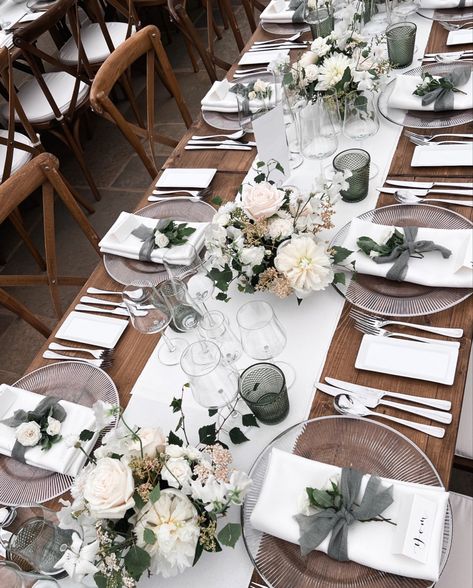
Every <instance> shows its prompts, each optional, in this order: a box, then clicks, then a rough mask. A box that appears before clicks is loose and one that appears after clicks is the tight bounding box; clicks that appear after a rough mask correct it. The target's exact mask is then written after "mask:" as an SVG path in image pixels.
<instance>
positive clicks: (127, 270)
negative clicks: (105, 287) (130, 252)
mask: <svg viewBox="0 0 473 588" xmlns="http://www.w3.org/2000/svg"><path fill="white" fill-rule="evenodd" d="M135 214H137V215H138V216H145V217H148V218H155V219H156V220H157V219H163V218H171V219H173V220H175V221H180V222H202V223H203V222H210V221H211V220H212V218H213V216H214V214H215V209H214V208H213V207H212V206H210V204H207V203H206V202H192V201H191V200H188V199H187V198H173V199H172V200H167V201H163V202H154V203H153V204H150V205H149V206H145V207H144V208H142V209H141V210H138V211H137V212H136V213H135ZM103 263H104V266H105V270H106V271H107V273H108V275H109V276H110V277H111V278H113V279H114V280H115V281H116V282H118V283H119V284H123V285H125V286H127V285H129V284H133V283H135V284H136V283H139V282H141V283H146V284H151V285H153V286H155V285H156V284H159V283H160V282H162V281H163V280H166V279H167V277H168V276H167V272H166V269H165V267H164V265H162V264H161V263H153V262H150V261H140V260H135V259H128V258H127V257H121V256H120V255H112V254H111V253H105V255H104V256H103Z"/></svg>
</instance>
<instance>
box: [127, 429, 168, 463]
mask: <svg viewBox="0 0 473 588" xmlns="http://www.w3.org/2000/svg"><path fill="white" fill-rule="evenodd" d="M136 434H137V435H138V437H139V438H140V440H141V444H140V441H138V439H135V440H134V441H133V442H132V443H131V445H130V449H129V451H130V453H134V454H137V455H141V450H143V455H150V456H153V457H154V456H156V454H157V453H161V452H162V451H164V448H165V446H166V437H165V436H164V435H163V433H162V431H161V429H154V428H152V427H143V428H142V429H140V430H139V431H137V432H136Z"/></svg>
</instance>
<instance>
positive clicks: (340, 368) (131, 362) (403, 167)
mask: <svg viewBox="0 0 473 588" xmlns="http://www.w3.org/2000/svg"><path fill="white" fill-rule="evenodd" d="M446 37H447V31H445V30H444V29H443V28H442V27H441V26H440V25H439V24H438V23H436V22H434V23H433V26H432V30H431V34H430V38H429V42H428V45H427V50H426V51H427V52H431V53H432V52H439V51H446V50H447V48H446ZM270 38H272V35H269V34H267V33H266V32H265V31H264V30H263V29H262V28H261V27H260V26H259V27H258V28H257V30H256V31H255V33H254V35H253V36H252V38H251V39H250V40H249V42H248V44H247V47H246V48H248V46H250V45H251V44H252V43H253V42H254V41H255V40H265V39H270ZM465 48H466V47H465ZM458 49H459V50H461V49H462V47H459V48H458ZM235 67H236V66H234V67H233V68H232V69H231V70H230V71H229V73H228V77H229V78H231V77H232V72H233V70H234V69H235ZM449 131H451V132H456V131H458V132H469V133H471V132H472V131H473V126H472V125H471V124H468V125H462V126H459V127H455V129H453V128H450V129H449ZM216 132H217V131H216V129H214V128H213V127H210V126H209V125H208V124H206V123H205V121H204V120H203V119H202V117H201V116H199V117H198V118H197V119H196V120H195V122H194V124H193V125H192V126H191V128H190V129H189V130H188V131H187V132H186V133H185V135H184V136H183V137H182V139H181V141H180V143H179V145H178V146H177V147H176V148H175V150H174V152H173V153H172V154H171V156H170V157H169V158H168V160H167V161H166V163H165V164H164V165H163V169H164V168H168V167H196V168H202V167H213V168H216V169H217V170H218V173H217V174H216V176H215V178H214V180H213V182H212V184H211V194H210V195H209V196H208V197H207V198H206V200H207V201H208V202H211V201H212V198H214V197H215V196H219V197H220V198H221V199H222V200H223V201H224V202H225V201H229V200H232V199H234V197H235V194H236V192H237V190H238V187H239V186H240V184H241V182H242V180H243V179H244V177H245V175H246V174H247V171H248V170H249V168H250V167H251V164H252V162H253V159H254V156H255V153H254V151H253V150H252V151H248V152H246V151H238V152H232V151H229V152H226V151H202V152H199V151H185V149H184V146H185V145H186V143H187V142H188V140H189V138H190V137H191V136H192V135H199V134H200V135H205V134H215V133H216ZM419 132H421V133H422V132H426V131H423V130H419ZM413 148H414V145H413V144H412V143H410V142H409V141H408V140H407V138H406V137H405V136H404V135H401V137H400V138H399V142H398V145H397V148H396V150H395V154H394V157H393V159H392V162H391V166H390V170H389V174H388V176H389V177H391V178H398V179H403V180H422V181H435V180H442V179H443V180H445V179H446V178H447V177H455V181H471V179H472V178H471V169H472V168H471V167H470V168H468V167H448V168H447V167H445V168H443V167H438V168H432V167H431V168H427V167H426V168H412V167H411V165H410V162H411V159H412V154H413ZM160 173H162V171H161V172H160ZM155 184H156V179H155V180H153V182H152V183H151V185H150V187H149V189H148V190H147V191H146V193H145V194H144V195H143V198H142V199H141V201H140V202H139V204H138V206H137V209H140V208H142V207H144V206H146V205H147V204H148V200H147V198H148V196H149V194H150V193H151V192H152V190H153V189H154V187H155ZM388 204H393V198H392V196H388V195H382V196H381V197H380V198H379V199H378V202H377V206H378V207H380V206H385V205H388ZM447 207H448V208H449V209H450V210H452V211H454V212H457V213H459V214H461V215H463V216H465V217H467V218H469V219H470V220H473V209H472V208H466V207H465V208H463V207H458V206H455V205H454V204H451V205H447ZM90 286H93V287H96V288H102V289H105V290H109V289H112V290H117V289H118V285H117V283H116V282H114V280H113V279H112V278H111V277H109V276H108V274H107V272H106V271H105V269H104V266H103V264H102V263H101V262H100V263H99V264H98V265H97V267H96V269H95V270H94V272H93V273H92V274H91V276H90V278H89V279H88V281H87V283H86V284H85V285H84V287H83V288H82V290H81V291H80V292H79V294H78V295H77V297H76V299H75V300H74V301H73V303H72V305H71V307H70V309H69V311H70V310H71V309H73V308H74V306H75V305H76V304H77V303H78V302H79V299H80V297H81V296H82V295H84V294H85V292H86V289H87V288H88V287H90ZM334 295H335V294H334ZM350 308H351V305H350V304H349V303H347V302H345V306H344V309H343V312H342V315H341V317H340V320H339V322H338V325H337V327H336V330H335V332H334V335H333V339H332V341H331V344H330V348H329V352H328V355H327V358H326V362H325V366H324V368H323V373H322V378H323V377H325V376H332V377H337V378H339V379H342V380H345V381H350V382H354V383H358V384H363V385H367V386H372V387H375V388H380V389H384V390H390V391H394V392H401V391H404V392H408V393H409V394H413V395H417V396H426V397H435V398H444V399H449V400H451V402H452V416H453V420H452V423H451V424H450V425H447V426H446V434H445V437H444V438H443V439H437V438H434V437H428V436H427V435H425V434H423V433H421V432H416V431H414V430H411V429H407V428H404V427H400V426H398V425H396V424H392V426H393V427H394V428H396V429H399V430H400V431H401V432H402V433H403V434H404V435H406V436H407V437H409V438H410V439H411V440H412V441H413V442H414V443H415V444H416V445H417V446H418V447H419V448H420V449H421V450H422V451H424V452H425V453H426V455H427V456H428V458H429V459H430V460H431V462H432V464H433V465H434V467H435V468H436V469H437V471H438V473H439V475H440V477H441V479H442V481H443V483H444V485H445V486H446V487H448V485H449V482H450V474H451V469H452V464H453V460H454V455H455V444H456V438H457V433H458V425H459V419H460V412H461V407H462V399H463V393H464V389H465V381H466V375H467V365H468V358H469V354H470V348H471V343H472V332H473V298H471V297H470V298H468V299H466V300H465V301H464V302H462V303H461V304H458V305H456V306H454V307H453V308H450V309H448V310H444V311H442V312H439V313H437V314H429V315H425V316H421V317H415V319H409V318H408V319H406V320H407V321H409V320H414V322H418V323H419V322H421V323H423V324H425V325H433V326H443V327H461V328H462V329H463V330H464V335H463V337H462V338H461V339H460V351H459V358H458V365H457V370H456V375H455V380H454V383H453V385H451V386H445V385H441V384H435V383H431V382H426V381H421V380H409V381H408V384H407V385H406V380H403V379H401V378H399V377H396V376H393V375H384V374H379V373H372V372H366V371H360V370H357V369H356V368H355V367H354V365H355V357H356V354H357V351H358V348H359V346H360V342H361V338H362V334H361V333H360V332H358V331H357V330H356V329H355V328H354V324H353V321H352V320H351V319H350V317H349V314H348V313H349V310H350ZM69 311H68V312H66V314H65V315H64V317H63V319H62V320H61V321H59V323H58V325H57V326H56V328H55V330H54V331H53V333H52V335H51V337H50V338H49V339H48V340H46V341H45V342H44V344H43V346H42V347H41V349H39V350H38V353H37V355H36V356H35V358H34V359H33V361H32V362H31V364H30V365H29V367H28V370H27V371H28V372H30V371H32V370H34V369H37V368H39V367H41V366H45V365H50V361H48V360H45V359H43V357H42V355H43V352H44V351H45V350H46V349H47V347H48V345H49V343H50V342H52V341H53V340H54V337H55V334H56V331H57V329H58V328H59V327H60V326H61V324H62V322H63V321H64V320H65V318H66V317H67V315H68V313H69ZM301 311H302V312H303V309H301ZM403 320H404V319H403ZM406 332H410V333H414V331H409V330H406ZM158 340H159V335H146V336H145V335H142V334H140V333H139V332H138V331H136V330H135V329H133V328H128V329H127V330H126V331H125V333H124V334H123V336H122V338H121V339H120V341H119V343H118V344H117V346H116V348H115V351H114V362H113V365H112V367H111V368H110V369H109V370H108V373H109V375H110V376H111V378H112V379H113V381H114V382H115V383H116V385H117V388H118V390H119V395H120V403H121V405H122V406H123V407H126V405H127V403H128V401H129V398H130V391H131V390H132V388H133V386H134V384H135V382H136V380H137V378H138V376H139V375H140V373H141V372H142V370H143V368H144V367H145V364H146V362H147V361H148V358H149V357H150V355H151V353H152V351H153V350H154V348H155V347H156V344H157V343H158ZM377 410H378V411H379V412H383V413H386V414H392V415H395V414H396V413H395V411H393V409H391V408H388V407H379V408H378V409H377ZM332 414H334V408H333V401H332V398H330V397H328V396H325V395H323V394H317V395H315V397H314V400H313V403H312V408H311V411H310V417H318V416H323V415H332ZM411 418H412V420H416V419H417V420H418V421H419V422H422V419H421V418H419V417H416V416H414V415H412V417H411ZM423 422H425V421H423ZM432 424H435V423H432ZM55 504H57V499H55V500H54V501H51V502H50V505H53V506H54V505H55Z"/></svg>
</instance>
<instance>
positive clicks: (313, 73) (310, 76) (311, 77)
mask: <svg viewBox="0 0 473 588" xmlns="http://www.w3.org/2000/svg"><path fill="white" fill-rule="evenodd" d="M318 75H319V68H318V67H317V66H316V65H314V64H310V65H308V66H306V68H305V80H306V82H307V83H308V84H310V83H311V82H315V80H316V79H317V76H318Z"/></svg>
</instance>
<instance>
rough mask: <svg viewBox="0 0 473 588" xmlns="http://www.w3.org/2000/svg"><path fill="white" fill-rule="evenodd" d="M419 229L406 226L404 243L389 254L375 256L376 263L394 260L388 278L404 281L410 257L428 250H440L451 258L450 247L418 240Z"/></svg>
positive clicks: (443, 254) (446, 256)
mask: <svg viewBox="0 0 473 588" xmlns="http://www.w3.org/2000/svg"><path fill="white" fill-rule="evenodd" d="M418 230H419V229H418V227H404V243H403V244H402V245H398V246H397V247H395V248H394V249H393V250H392V251H391V253H390V254H389V255H383V256H381V255H380V256H378V257H374V258H373V261H374V262H375V263H391V262H392V261H394V265H393V266H392V268H391V269H390V270H389V271H388V273H387V274H386V278H387V279H388V280H395V281H396V282H402V281H403V280H404V279H405V277H406V274H407V268H408V265H409V258H410V257H423V255H422V253H426V252H427V251H440V253H441V254H442V257H443V258H444V259H447V258H449V257H450V255H451V254H452V252H451V251H450V249H447V248H446V247H442V245H437V244H436V243H434V242H433V241H416V240H415V239H416V236H417V231H418ZM414 254H418V255H414Z"/></svg>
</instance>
